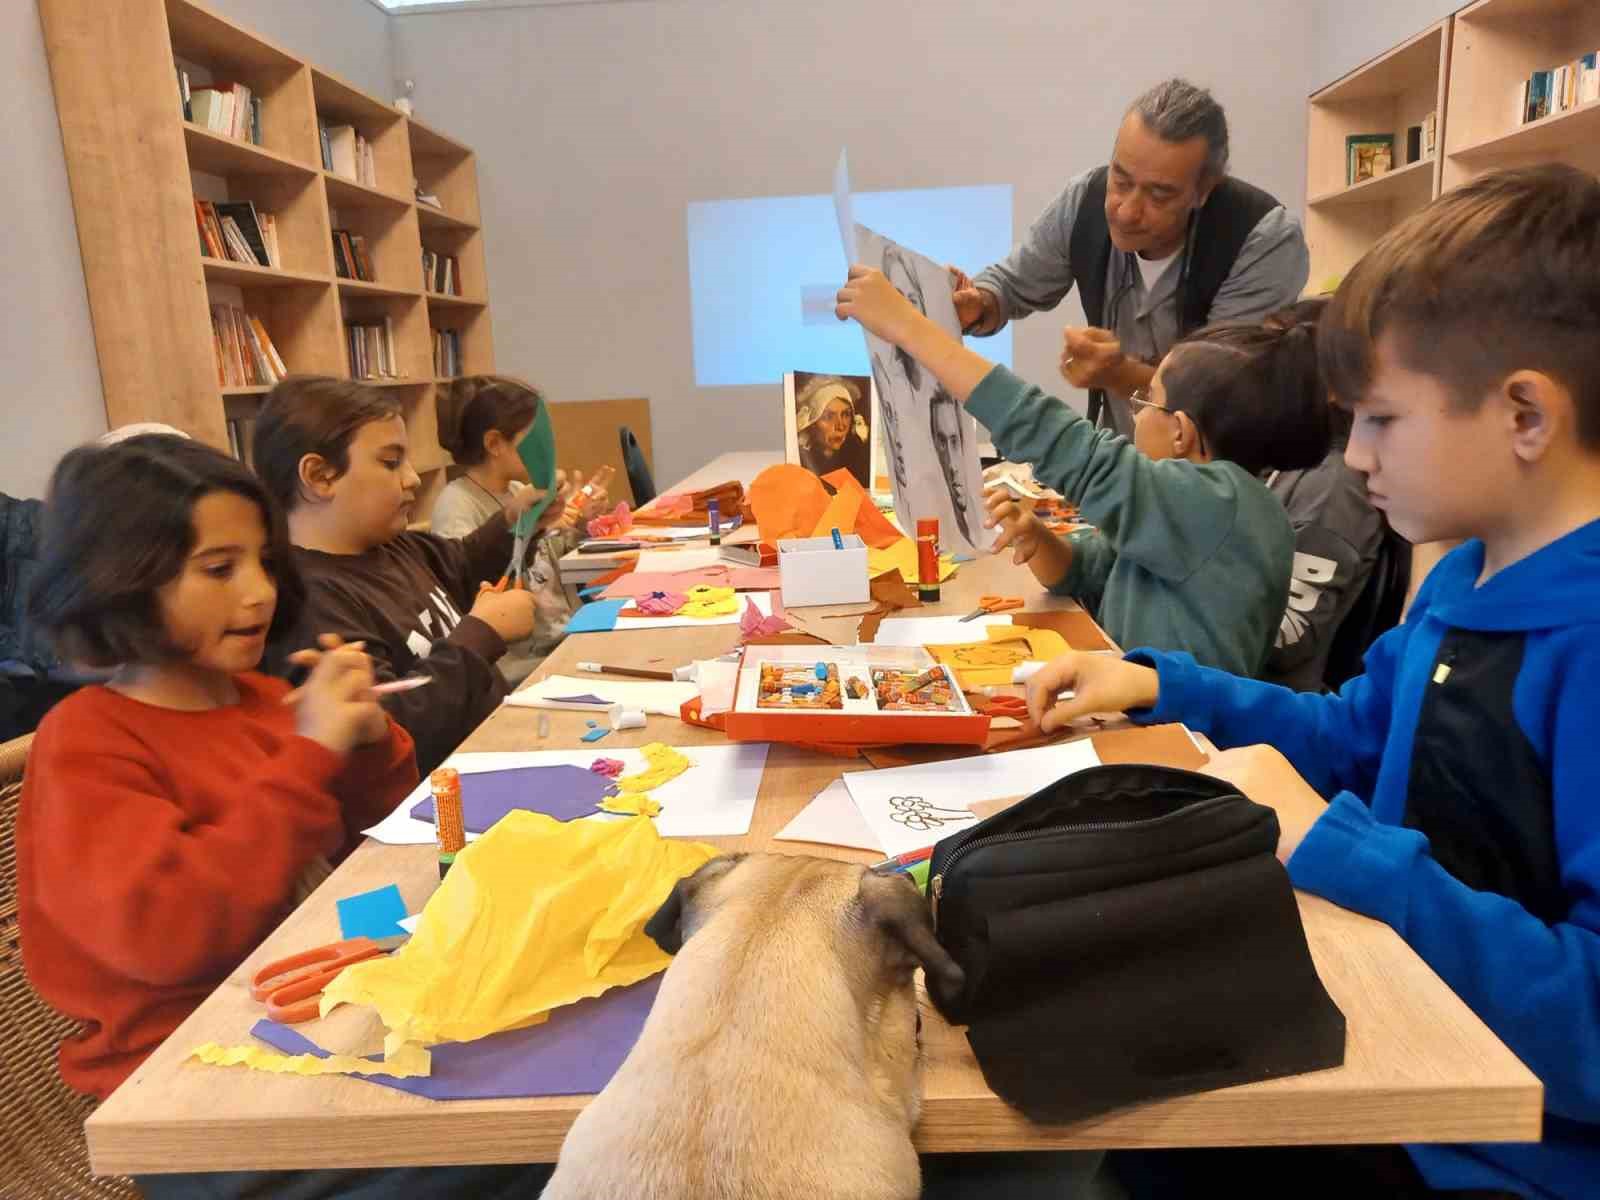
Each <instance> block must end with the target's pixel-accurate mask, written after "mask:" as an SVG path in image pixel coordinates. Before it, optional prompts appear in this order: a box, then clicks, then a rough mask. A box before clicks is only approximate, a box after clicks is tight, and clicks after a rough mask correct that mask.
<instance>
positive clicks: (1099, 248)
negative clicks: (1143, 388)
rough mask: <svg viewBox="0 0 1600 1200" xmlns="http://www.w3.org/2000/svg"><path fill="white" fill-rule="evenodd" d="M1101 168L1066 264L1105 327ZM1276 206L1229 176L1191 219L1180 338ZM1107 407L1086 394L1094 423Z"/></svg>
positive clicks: (1200, 318) (1089, 313)
mask: <svg viewBox="0 0 1600 1200" xmlns="http://www.w3.org/2000/svg"><path fill="white" fill-rule="evenodd" d="M1109 169H1110V168H1108V167H1101V168H1100V169H1099V170H1098V171H1096V172H1095V173H1094V175H1093V176H1092V177H1091V178H1090V180H1089V186H1088V188H1087V189H1086V190H1085V192H1084V194H1083V203H1081V204H1080V205H1078V211H1077V212H1076V213H1075V214H1074V215H1073V218H1072V239H1071V242H1070V243H1069V244H1068V247H1067V260H1068V262H1069V263H1070V264H1071V266H1072V277H1073V279H1074V280H1075V281H1076V282H1077V284H1078V298H1079V299H1080V300H1081V301H1082V302H1083V312H1084V316H1085V317H1087V318H1088V321H1089V324H1090V325H1094V326H1100V327H1104V326H1105V303H1106V268H1107V267H1109V266H1110V264H1111V231H1110V229H1108V228H1107V226H1106V172H1107V171H1108V170H1109ZM1277 207H1279V204H1278V201H1277V200H1276V199H1275V198H1274V197H1272V196H1270V195H1268V194H1267V193H1266V192H1264V191H1262V190H1261V189H1260V188H1258V187H1253V186H1252V185H1250V184H1248V183H1245V182H1244V181H1243V180H1239V179H1234V178H1233V177H1232V176H1228V177H1226V178H1224V179H1223V181H1222V182H1221V183H1219V184H1217V186H1216V187H1215V188H1213V189H1212V190H1211V195H1210V197H1209V198H1207V200H1206V202H1205V204H1204V205H1203V206H1202V207H1201V209H1200V211H1199V212H1198V213H1196V214H1195V215H1194V216H1192V217H1191V218H1190V221H1189V226H1190V227H1189V234H1188V240H1187V241H1186V242H1185V244H1184V249H1183V253H1184V260H1183V265H1182V267H1181V268H1180V269H1181V271H1182V275H1181V277H1180V280H1179V284H1178V335H1179V336H1180V337H1182V336H1185V335H1187V334H1190V333H1193V332H1194V331H1195V330H1196V329H1199V328H1200V327H1201V326H1202V325H1204V324H1206V321H1207V319H1208V318H1209V317H1210V314H1211V304H1212V301H1214V300H1215V299H1216V298H1217V292H1218V291H1220V290H1221V289H1222V284H1223V282H1224V281H1225V280H1226V279H1227V278H1228V275H1229V274H1230V273H1231V272H1232V271H1233V263H1234V260H1235V259H1236V258H1238V257H1239V251H1240V250H1242V249H1243V248H1244V243H1245V240H1246V239H1247V238H1248V237H1249V236H1250V231H1251V230H1253V229H1254V228H1255V227H1256V226H1257V225H1259V224H1260V223H1261V218H1262V217H1264V216H1266V215H1267V214H1268V213H1269V212H1271V211H1272V210H1273V209H1275V208H1277ZM1104 407H1105V393H1104V392H1103V391H1100V390H1099V389H1096V390H1094V391H1092V392H1090V393H1089V419H1090V420H1091V421H1093V422H1095V423H1096V424H1099V422H1100V414H1101V412H1102V410H1103V409H1104Z"/></svg>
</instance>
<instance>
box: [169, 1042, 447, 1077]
mask: <svg viewBox="0 0 1600 1200" xmlns="http://www.w3.org/2000/svg"><path fill="white" fill-rule="evenodd" d="M189 1057H190V1058H197V1059H199V1060H200V1061H201V1062H203V1063H207V1064H209V1065H210V1066H213V1067H249V1068H250V1069H251V1070H252V1071H268V1072H271V1073H272V1074H274V1075H387V1076H390V1077H391V1078H394V1079H415V1078H420V1077H425V1076H426V1075H427V1074H428V1069H429V1062H428V1060H429V1057H430V1056H429V1054H428V1052H427V1051H426V1050H424V1049H422V1048H421V1047H418V1046H408V1047H406V1048H405V1051H404V1052H403V1053H401V1054H398V1055H396V1056H395V1057H394V1058H391V1059H383V1058H356V1057H354V1056H353V1055H349V1054H326V1055H322V1056H318V1055H316V1054H292V1055H284V1054H274V1053H272V1052H271V1051H270V1050H263V1049H262V1048H261V1047H260V1046H223V1045H221V1044H219V1043H217V1042H207V1043H205V1044H204V1045H203V1046H196V1047H195V1048H194V1049H193V1050H191V1051H189Z"/></svg>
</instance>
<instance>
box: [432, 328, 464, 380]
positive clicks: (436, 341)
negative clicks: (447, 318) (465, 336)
mask: <svg viewBox="0 0 1600 1200" xmlns="http://www.w3.org/2000/svg"><path fill="white" fill-rule="evenodd" d="M433 373H434V374H435V375H438V376H440V377H441V378H445V379H453V378H454V377H455V376H457V375H459V374H461V334H460V333H459V332H457V331H456V330H454V329H435V330H434V331H433Z"/></svg>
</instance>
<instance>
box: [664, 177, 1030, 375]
mask: <svg viewBox="0 0 1600 1200" xmlns="http://www.w3.org/2000/svg"><path fill="white" fill-rule="evenodd" d="M851 202H852V205H853V207H854V216H855V219H856V220H857V221H859V222H860V223H861V224H863V225H867V226H870V227H871V228H872V229H874V230H877V231H878V232H879V233H882V234H884V235H886V236H887V237H890V238H893V239H894V240H895V241H897V242H900V243H901V244H903V245H906V246H910V247H912V248H914V249H916V250H919V251H921V252H922V253H923V254H926V255H927V256H928V257H930V258H933V259H936V260H937V261H939V262H943V263H951V264H954V265H955V266H958V267H960V268H962V269H963V270H965V271H966V272H967V273H968V274H976V273H977V272H978V271H979V270H980V269H981V268H983V267H986V266H988V265H989V264H990V263H992V262H996V261H998V260H999V259H1001V258H1004V257H1005V256H1006V255H1007V254H1009V253H1010V252H1011V186H1010V185H1009V184H994V185H984V186H978V187H945V188H919V189H914V190H907V191H896V192H856V193H855V194H854V195H853V196H852V198H851ZM688 238H689V290H690V308H691V312H692V318H693V325H694V374H695V382H696V383H697V384H698V385H699V386H701V387H724V386H733V385H742V384H762V383H775V382H777V381H779V380H781V379H782V378H783V376H784V373H785V372H788V371H796V370H799V371H815V372H827V373H836V374H845V375H864V374H866V373H867V371H868V369H869V367H868V363H867V351H866V344H865V342H864V341H863V339H862V336H861V330H860V328H859V327H858V326H856V325H855V324H854V323H853V322H847V321H846V322H842V321H839V320H837V319H836V318H835V317H834V315H833V297H834V294H835V293H836V292H837V291H838V290H839V286H840V284H842V283H843V282H844V277H845V259H844V251H843V249H842V248H841V247H840V245H839V225H838V222H837V221H836V220H835V218H834V210H833V197H832V196H831V195H816V196H766V197H757V198H754V199H746V200H710V201H697V202H694V203H691V204H690V205H689V209H688ZM968 341H969V343H970V344H972V345H973V346H974V348H976V349H977V350H978V351H979V353H981V354H983V355H984V357H986V358H989V359H991V360H993V361H995V362H999V363H1004V364H1005V365H1006V366H1010V365H1011V329H1010V327H1009V326H1008V327H1007V328H1005V329H1003V330H1001V331H1000V332H999V333H998V334H996V335H995V336H994V337H989V338H969V339H968Z"/></svg>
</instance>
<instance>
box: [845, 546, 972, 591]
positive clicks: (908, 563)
mask: <svg viewBox="0 0 1600 1200" xmlns="http://www.w3.org/2000/svg"><path fill="white" fill-rule="evenodd" d="M956 565H957V564H956V561H955V559H954V558H952V557H951V556H950V555H948V554H941V555H940V556H939V580H940V582H941V583H942V582H943V581H944V580H946V579H949V578H950V576H952V575H954V574H955V573H956ZM890 571H899V572H900V578H901V579H904V580H905V581H906V582H907V583H908V584H910V585H911V586H912V587H916V586H917V544H916V543H915V542H914V541H912V540H911V539H910V538H908V537H903V538H901V539H900V540H899V541H898V542H895V543H894V544H893V545H892V546H887V547H885V548H884V549H882V550H877V549H873V548H871V547H868V549H867V576H868V578H871V579H876V578H877V577H878V576H879V575H887V574H888V573H889V572H890Z"/></svg>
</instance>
